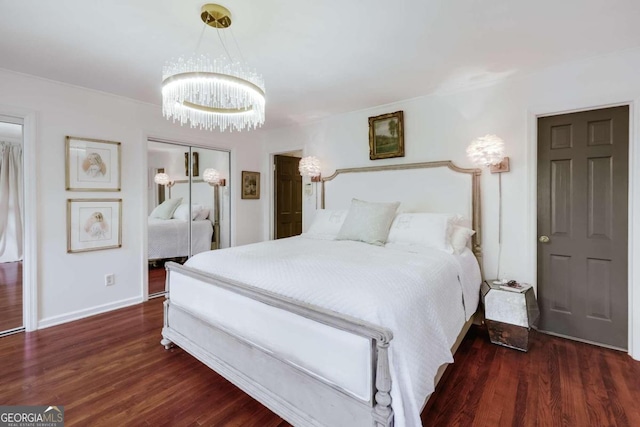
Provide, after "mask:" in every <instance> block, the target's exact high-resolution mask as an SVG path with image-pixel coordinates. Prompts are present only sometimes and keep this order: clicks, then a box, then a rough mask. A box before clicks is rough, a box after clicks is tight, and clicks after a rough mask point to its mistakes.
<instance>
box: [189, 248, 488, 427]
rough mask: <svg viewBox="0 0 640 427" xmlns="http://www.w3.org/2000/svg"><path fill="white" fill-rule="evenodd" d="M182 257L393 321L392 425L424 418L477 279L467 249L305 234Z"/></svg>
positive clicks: (470, 309) (474, 300)
mask: <svg viewBox="0 0 640 427" xmlns="http://www.w3.org/2000/svg"><path fill="white" fill-rule="evenodd" d="M186 265H188V266H190V267H193V268H197V269H200V270H204V271H208V272H211V273H215V274H217V275H219V276H222V277H226V278H230V279H234V280H238V281H241V282H243V283H246V284H250V285H253V286H256V287H259V288H262V289H267V290H269V291H273V292H276V293H278V294H281V295H285V296H288V297H290V298H294V299H297V300H299V301H303V302H306V303H310V304H314V305H316V306H320V307H323V308H325V309H329V310H333V311H336V312H339V313H343V314H347V315H350V316H353V317H357V318H360V319H362V320H366V321H369V322H371V323H374V324H377V325H380V326H383V327H386V328H388V329H390V330H391V331H392V332H393V335H394V338H393V340H392V341H391V345H390V352H389V357H390V362H391V377H392V390H391V397H392V406H393V409H394V412H395V425H396V426H420V425H421V422H420V409H421V406H422V404H423V403H424V400H425V398H426V397H427V396H428V395H429V394H430V393H432V392H433V389H434V384H433V381H434V378H435V375H436V372H437V370H438V368H439V367H440V365H442V364H444V363H451V362H452V361H453V358H452V356H451V350H450V349H451V346H452V345H453V344H454V342H455V340H456V337H457V335H458V333H459V332H460V330H461V328H462V326H463V324H464V322H465V320H468V319H469V317H470V316H471V315H472V314H473V313H474V312H475V310H476V308H477V305H478V298H479V296H478V294H479V287H480V281H481V279H480V270H479V267H478V264H477V262H476V260H475V258H474V257H473V255H472V254H471V252H470V251H468V250H467V251H465V252H464V253H463V254H462V255H460V256H456V255H450V254H447V253H444V252H441V251H438V250H435V249H434V250H433V251H428V252H425V253H421V254H415V253H406V252H401V251H398V250H393V249H389V248H384V247H379V246H373V245H368V244H365V243H359V242H352V241H323V240H312V239H308V238H304V237H293V238H288V239H281V240H276V241H269V242H263V243H258V244H253V245H247V246H240V247H234V248H229V249H224V250H218V251H211V252H205V253H201V254H199V255H197V256H194V257H193V258H191V259H190V260H188V261H187V263H186ZM459 279H460V280H459ZM463 296H464V302H463ZM465 307H466V310H465ZM465 311H466V313H465Z"/></svg>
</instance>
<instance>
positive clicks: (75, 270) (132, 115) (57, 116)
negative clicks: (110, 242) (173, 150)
mask: <svg viewBox="0 0 640 427" xmlns="http://www.w3.org/2000/svg"><path fill="white" fill-rule="evenodd" d="M25 112H27V114H31V115H32V116H34V117H35V122H36V128H35V135H31V136H30V137H31V138H34V139H35V147H36V149H37V155H36V157H37V158H36V163H37V166H36V168H35V170H33V171H32V174H31V175H30V176H31V177H32V179H35V180H36V181H37V183H36V188H37V221H35V223H34V222H31V223H27V224H26V226H27V227H37V248H36V253H37V259H38V262H37V265H36V266H35V268H36V269H37V274H36V276H37V280H36V281H37V289H38V291H37V294H38V295H37V297H38V313H37V319H38V321H39V322H38V323H39V325H40V326H47V325H52V324H56V323H61V322H64V321H68V320H71V319H74V318H78V317H82V316H86V315H90V314H93V313H96V312H100V311H104V310H108V309H112V308H115V307H119V306H122V305H126V304H131V303H134V302H137V301H141V300H142V298H143V283H142V281H143V277H144V271H146V268H147V266H146V265H143V259H144V256H145V255H144V254H146V236H145V234H146V233H144V230H146V217H147V197H146V192H147V176H148V170H147V138H148V137H158V138H164V139H168V140H176V141H184V142H187V143H194V144H197V145H207V146H213V147H220V148H228V149H232V170H233V171H234V175H233V177H231V178H232V179H231V182H232V183H233V182H240V171H241V170H243V169H251V170H257V168H258V167H259V165H260V160H259V154H260V152H259V149H256V148H257V147H256V145H257V144H259V142H258V140H257V136H256V134H255V133H234V134H220V133H218V132H205V131H197V130H191V129H189V128H183V127H180V126H179V125H174V124H172V123H171V122H168V121H166V120H165V119H164V118H163V117H162V112H161V108H160V107H159V106H153V105H148V104H143V103H139V102H136V101H132V100H129V99H126V98H121V97H116V96H112V95H109V94H104V93H100V92H96V91H91V90H86V89H82V88H78V87H73V86H69V85H64V84H60V83H56V82H51V81H47V80H42V79H38V78H34V77H30V76H26V75H22V74H16V73H11V72H6V71H0V113H2V114H8V115H12V113H14V115H21V114H23V115H24V114H25ZM65 135H73V136H80V137H88V138H97V139H105V140H112V141H120V142H121V143H122V165H121V166H122V191H120V192H109V193H91V192H68V191H65V182H64V179H65V178H64V176H65V175H64V168H65V158H64V156H65V155H64V153H65V150H64V144H65ZM25 138H26V136H25ZM236 147H238V148H236ZM232 185H233V184H232ZM230 190H231V203H232V211H237V212H238V214H237V216H236V218H235V221H234V224H233V225H232V235H233V238H232V239H233V240H232V243H236V244H244V243H251V242H255V241H257V240H260V238H261V235H262V230H261V222H260V218H261V209H260V208H259V207H258V206H256V205H255V204H251V203H246V201H244V200H240V194H239V193H237V192H234V188H233V187H232V188H231V189H230ZM93 197H95V198H106V197H116V198H122V199H123V204H122V206H123V218H122V227H123V228H122V248H120V249H111V250H105V251H95V252H86V253H79V254H67V251H66V199H68V198H93ZM27 268H28V267H27ZM108 273H115V277H116V284H115V285H114V286H110V287H105V285H104V275H105V274H108Z"/></svg>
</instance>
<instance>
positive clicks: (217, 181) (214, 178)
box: [202, 168, 227, 249]
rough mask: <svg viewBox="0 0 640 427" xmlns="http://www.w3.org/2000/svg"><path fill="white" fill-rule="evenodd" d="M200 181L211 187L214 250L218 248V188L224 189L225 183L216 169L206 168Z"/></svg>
mask: <svg viewBox="0 0 640 427" xmlns="http://www.w3.org/2000/svg"><path fill="white" fill-rule="evenodd" d="M202 180H203V181H204V182H206V183H207V184H209V185H210V186H212V187H213V235H214V238H215V241H216V249H219V248H220V193H219V191H218V190H219V187H224V186H225V185H226V184H227V181H226V180H225V179H224V178H222V175H221V174H220V172H219V171H218V170H217V169H213V168H207V169H205V170H204V172H203V173H202ZM212 249H213V248H212Z"/></svg>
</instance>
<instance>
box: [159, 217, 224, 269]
mask: <svg viewBox="0 0 640 427" xmlns="http://www.w3.org/2000/svg"><path fill="white" fill-rule="evenodd" d="M191 224H192V228H191V229H192V237H191V245H192V246H191V247H192V248H193V254H198V253H200V252H204V251H209V250H211V237H212V236H213V224H212V223H211V221H210V220H208V219H205V220H202V221H192V222H191ZM188 239H189V224H188V223H187V221H183V220H181V219H175V218H174V219H158V218H149V227H148V248H149V259H160V258H177V257H183V256H188V255H189V240H188Z"/></svg>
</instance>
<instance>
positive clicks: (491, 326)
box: [481, 280, 540, 351]
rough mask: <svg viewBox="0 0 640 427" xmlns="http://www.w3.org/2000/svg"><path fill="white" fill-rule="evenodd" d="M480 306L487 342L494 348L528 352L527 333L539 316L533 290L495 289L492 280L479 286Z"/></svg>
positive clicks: (495, 286)
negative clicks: (483, 316)
mask: <svg viewBox="0 0 640 427" xmlns="http://www.w3.org/2000/svg"><path fill="white" fill-rule="evenodd" d="M481 292H482V302H483V304H484V315H485V323H486V325H487V330H488V331H489V338H490V339H491V342H492V343H494V344H498V345H502V346H505V347H509V348H515V349H517V350H521V351H527V350H529V331H530V330H531V328H532V327H535V326H536V325H537V322H538V317H539V316H540V310H539V309H538V302H537V301H536V295H535V293H534V291H533V288H532V287H530V288H529V289H527V290H526V291H523V292H512V291H507V290H504V289H501V288H500V285H494V284H493V280H487V281H486V282H484V283H482V287H481Z"/></svg>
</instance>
